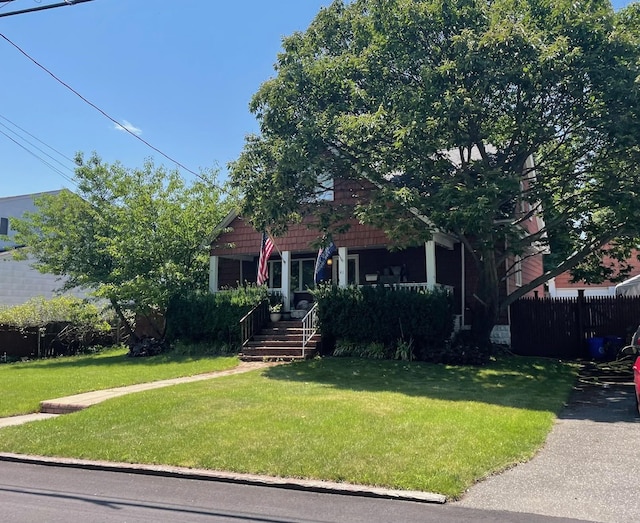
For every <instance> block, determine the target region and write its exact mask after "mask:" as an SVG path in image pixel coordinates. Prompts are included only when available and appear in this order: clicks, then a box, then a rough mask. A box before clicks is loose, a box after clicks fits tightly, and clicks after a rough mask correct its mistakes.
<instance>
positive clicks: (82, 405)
mask: <svg viewBox="0 0 640 523" xmlns="http://www.w3.org/2000/svg"><path fill="white" fill-rule="evenodd" d="M274 365H280V362H244V361H243V362H241V363H240V364H239V365H238V366H237V367H234V368H233V369H229V370H223V371H217V372H208V373H206V374H196V375H195V376H186V377H183V378H172V379H167V380H159V381H153V382H151V383H139V384H137V385H129V386H126V387H116V388H112V389H104V390H96V391H93V392H85V393H82V394H75V395H73V396H66V397H64V398H56V399H52V400H46V401H43V402H41V403H40V412H37V413H34V414H25V415H24V416H11V417H8V418H0V428H2V427H9V426H11V425H22V424H23V423H30V422H32V421H39V420H45V419H49V418H51V417H55V416H57V415H59V414H68V413H70V412H76V411H78V410H82V409H86V408H87V407H90V406H91V405H95V404H96V403H101V402H103V401H106V400H108V399H112V398H117V397H118V396H124V395H125V394H132V393H134V392H141V391H145V390H152V389H159V388H161V387H169V386H171V385H177V384H179V383H190V382H193V381H202V380H210V379H213V378H219V377H221V376H230V375H232V374H241V373H243V372H249V371H252V370H256V369H264V368H267V367H272V366H274Z"/></svg>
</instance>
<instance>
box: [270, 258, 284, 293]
mask: <svg viewBox="0 0 640 523" xmlns="http://www.w3.org/2000/svg"><path fill="white" fill-rule="evenodd" d="M268 285H269V288H270V289H280V288H281V287H282V261H281V260H273V261H269V282H268Z"/></svg>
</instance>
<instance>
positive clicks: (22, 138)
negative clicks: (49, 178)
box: [0, 122, 73, 172]
mask: <svg viewBox="0 0 640 523" xmlns="http://www.w3.org/2000/svg"><path fill="white" fill-rule="evenodd" d="M0 127H4V128H5V129H6V130H7V131H9V132H10V133H11V134H13V135H14V136H16V137H17V138H19V139H20V140H22V141H23V142H25V143H27V144H29V145H30V146H31V147H32V148H34V149H37V150H38V151H40V152H41V153H42V154H44V155H45V156H46V157H48V158H50V159H51V160H53V161H54V162H56V163H57V164H58V165H60V167H62V168H63V169H67V170H69V171H71V172H73V169H71V168H70V167H69V166H68V165H65V164H63V163H62V162H61V161H60V160H58V159H57V158H54V157H53V156H51V155H50V154H49V153H47V152H46V151H43V150H42V149H41V148H40V147H38V146H37V145H35V144H33V143H31V142H30V141H29V140H27V139H26V138H25V137H23V136H20V135H19V134H18V133H17V132H15V131H14V130H13V129H11V128H10V127H8V126H7V125H5V124H3V123H2V122H0ZM5 136H7V135H6V134H5ZM45 145H46V144H45ZM47 147H48V146H47ZM58 154H60V153H58ZM67 160H69V158H67ZM69 161H71V162H72V160H69Z"/></svg>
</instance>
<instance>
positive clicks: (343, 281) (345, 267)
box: [338, 247, 349, 288]
mask: <svg viewBox="0 0 640 523" xmlns="http://www.w3.org/2000/svg"><path fill="white" fill-rule="evenodd" d="M348 256H349V250H348V249H347V248H346V247H339V248H338V287H342V288H344V287H346V286H347V285H348V283H349V263H348V262H347V260H348V259H349V258H348Z"/></svg>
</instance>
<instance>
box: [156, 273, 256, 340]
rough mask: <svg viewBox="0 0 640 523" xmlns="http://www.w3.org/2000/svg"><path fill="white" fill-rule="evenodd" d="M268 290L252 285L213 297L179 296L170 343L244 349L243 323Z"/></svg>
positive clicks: (171, 317)
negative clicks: (241, 323)
mask: <svg viewBox="0 0 640 523" xmlns="http://www.w3.org/2000/svg"><path fill="white" fill-rule="evenodd" d="M265 299H268V293H267V288H266V287H264V286H262V287H257V286H255V285H248V286H246V287H239V288H237V289H229V290H224V291H220V292H217V293H215V294H210V293H193V294H189V295H183V296H177V297H175V298H174V299H173V300H172V301H171V302H170V304H169V309H168V314H167V334H166V337H167V340H168V341H169V342H175V341H177V340H180V341H182V342H184V343H201V342H220V343H224V344H227V345H228V346H229V348H231V349H232V348H236V349H238V350H239V348H240V327H239V325H240V320H241V319H242V317H243V316H244V315H245V314H247V312H249V311H250V310H251V309H252V308H253V307H255V306H256V305H258V304H259V303H260V302H261V301H263V300H265Z"/></svg>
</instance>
